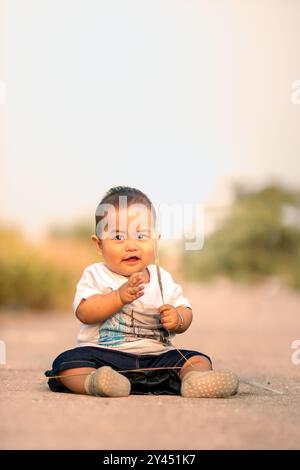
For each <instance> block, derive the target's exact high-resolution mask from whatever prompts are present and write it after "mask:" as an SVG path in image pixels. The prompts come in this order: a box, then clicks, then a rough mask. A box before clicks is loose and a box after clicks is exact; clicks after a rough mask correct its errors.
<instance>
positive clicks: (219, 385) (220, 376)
mask: <svg viewBox="0 0 300 470" xmlns="http://www.w3.org/2000/svg"><path fill="white" fill-rule="evenodd" d="M238 387H239V379H238V377H237V376H236V375H235V374H234V373H233V372H231V371H230V370H220V371H214V370H212V371H209V372H199V373H198V371H195V373H194V374H192V375H191V376H190V377H188V378H187V379H186V380H183V382H182V385H181V395H182V396H183V397H186V398H226V397H229V396H231V395H234V394H235V393H237V391H238Z"/></svg>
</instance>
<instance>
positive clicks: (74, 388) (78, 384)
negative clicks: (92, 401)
mask: <svg viewBox="0 0 300 470" xmlns="http://www.w3.org/2000/svg"><path fill="white" fill-rule="evenodd" d="M96 370H97V369H94V368H93V367H79V368H77V369H67V370H62V371H61V372H59V373H58V374H57V375H59V376H60V378H59V379H57V380H59V381H60V382H61V383H62V384H63V385H64V386H65V387H67V388H68V389H69V390H71V392H73V393H80V394H85V395H86V394H87V392H86V390H85V387H84V384H85V381H86V378H87V376H88V375H89V374H90V373H91V372H95V371H96ZM77 374H78V377H71V376H72V375H77ZM79 374H85V375H79Z"/></svg>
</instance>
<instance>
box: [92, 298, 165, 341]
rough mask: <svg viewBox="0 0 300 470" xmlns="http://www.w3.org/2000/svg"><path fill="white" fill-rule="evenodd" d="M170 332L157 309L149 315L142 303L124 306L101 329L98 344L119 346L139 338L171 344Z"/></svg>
mask: <svg viewBox="0 0 300 470" xmlns="http://www.w3.org/2000/svg"><path fill="white" fill-rule="evenodd" d="M168 336H169V335H168V332H167V330H165V328H163V326H162V324H161V322H160V316H159V314H158V313H157V309H153V311H152V312H151V311H150V312H149V309H148V310H147V313H146V312H145V308H144V306H143V304H142V302H138V301H136V302H135V304H134V306H133V304H130V305H124V307H123V308H122V310H121V311H120V312H118V313H115V314H114V315H113V316H112V317H110V318H109V319H107V320H106V321H105V322H104V323H103V324H102V325H101V326H100V327H99V339H98V344H104V343H105V345H106V346H118V345H121V344H122V343H124V342H129V341H136V340H137V339H138V338H143V339H144V338H149V339H154V340H157V341H160V342H162V343H164V344H171V343H170V340H169V339H168Z"/></svg>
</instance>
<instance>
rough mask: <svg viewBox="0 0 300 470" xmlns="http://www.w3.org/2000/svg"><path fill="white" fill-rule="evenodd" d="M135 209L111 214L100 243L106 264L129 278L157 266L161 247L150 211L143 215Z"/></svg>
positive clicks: (130, 207) (100, 250)
mask: <svg viewBox="0 0 300 470" xmlns="http://www.w3.org/2000/svg"><path fill="white" fill-rule="evenodd" d="M131 209H132V206H129V207H128V208H127V209H115V210H113V211H109V212H108V217H107V222H108V223H107V225H106V226H105V227H104V230H102V231H101V233H102V235H101V242H98V247H99V252H100V253H101V255H102V257H103V260H104V262H105V264H106V265H107V266H108V267H109V268H110V269H111V270H112V271H114V272H115V273H118V274H121V275H122V276H126V277H129V276H131V274H133V273H135V272H138V271H143V270H145V268H146V266H148V265H149V264H151V263H152V262H153V260H154V258H155V249H156V243H157V240H156V239H155V238H154V230H153V224H152V216H151V211H150V209H148V208H147V207H144V209H143V211H142V213H141V212H140V213H139V214H137V213H133V211H132V210H131Z"/></svg>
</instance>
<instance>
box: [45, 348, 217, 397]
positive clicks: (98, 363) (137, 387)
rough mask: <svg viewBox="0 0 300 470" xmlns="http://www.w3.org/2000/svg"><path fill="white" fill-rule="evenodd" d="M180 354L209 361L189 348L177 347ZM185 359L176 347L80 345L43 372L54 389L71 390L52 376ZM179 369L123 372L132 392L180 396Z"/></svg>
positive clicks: (178, 362) (177, 363)
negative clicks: (145, 350) (137, 350)
mask: <svg viewBox="0 0 300 470" xmlns="http://www.w3.org/2000/svg"><path fill="white" fill-rule="evenodd" d="M180 351H181V352H182V354H183V355H184V356H185V357H186V358H187V359H189V358H190V357H192V356H204V357H205V358H207V359H208V360H209V361H210V363H211V360H210V358H209V357H208V356H206V354H203V353H201V352H198V351H190V350H188V349H180ZM184 363H185V359H184V358H183V357H182V356H181V354H180V353H179V352H178V351H177V350H176V349H174V350H172V351H168V352H165V353H162V354H157V355H153V354H151V355H150V354H142V355H138V354H131V353H127V352H123V351H117V350H113V349H106V348H100V347H94V346H81V347H78V348H74V349H70V350H68V351H65V352H63V353H61V354H60V355H59V356H58V357H57V358H56V359H55V360H54V362H53V365H52V369H51V370H47V371H46V372H45V375H46V376H47V377H49V380H48V385H49V388H50V389H51V390H52V391H53V392H63V393H71V392H70V390H69V389H68V388H67V387H65V386H64V385H63V384H62V383H61V382H60V381H58V380H56V379H51V377H52V376H54V375H57V374H58V372H60V371H62V370H66V369H74V368H78V367H94V368H95V369H98V368H99V367H102V366H110V367H112V368H113V369H115V370H117V371H122V370H124V371H125V370H129V369H130V370H132V369H149V368H157V367H176V366H179V367H182V366H183V365H184ZM179 370H180V369H164V370H155V371H152V370H142V371H138V372H123V374H124V375H125V376H126V377H127V378H128V379H129V380H130V382H131V393H132V394H133V395H147V394H153V395H180V384H181V381H180V378H179V375H178V373H179Z"/></svg>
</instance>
